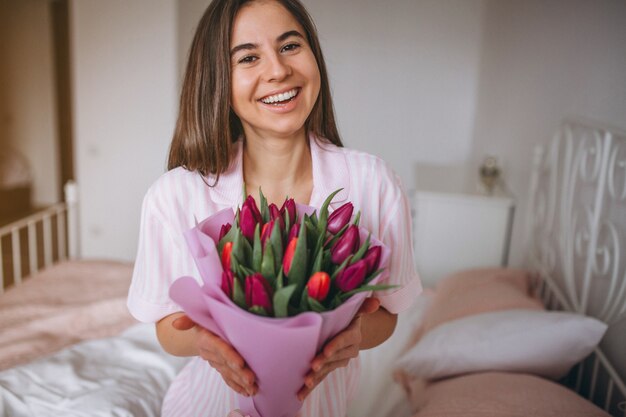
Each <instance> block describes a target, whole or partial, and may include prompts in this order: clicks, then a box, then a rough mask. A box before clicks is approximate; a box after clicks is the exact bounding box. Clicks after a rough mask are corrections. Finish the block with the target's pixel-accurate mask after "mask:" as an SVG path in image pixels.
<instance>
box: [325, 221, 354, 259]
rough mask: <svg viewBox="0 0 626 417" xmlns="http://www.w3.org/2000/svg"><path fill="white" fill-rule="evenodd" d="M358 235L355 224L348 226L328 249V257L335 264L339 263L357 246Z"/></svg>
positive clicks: (352, 252)
mask: <svg viewBox="0 0 626 417" xmlns="http://www.w3.org/2000/svg"><path fill="white" fill-rule="evenodd" d="M359 244H360V237H359V228H358V227H357V226H355V225H352V226H349V227H348V230H346V231H345V233H344V234H343V235H342V236H341V237H340V238H339V240H338V241H337V242H336V243H335V244H334V245H333V247H332V248H331V249H330V259H331V260H332V261H333V263H335V264H336V265H341V263H342V262H343V261H345V260H346V258H347V257H348V256H350V255H352V254H354V252H356V250H357V249H358V248H359Z"/></svg>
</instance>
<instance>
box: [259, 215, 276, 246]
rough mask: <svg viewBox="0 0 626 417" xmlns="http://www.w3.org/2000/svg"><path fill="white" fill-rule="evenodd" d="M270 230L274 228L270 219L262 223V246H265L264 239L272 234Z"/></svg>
mask: <svg viewBox="0 0 626 417" xmlns="http://www.w3.org/2000/svg"><path fill="white" fill-rule="evenodd" d="M272 230H274V220H270V221H269V222H267V223H265V224H264V225H263V229H261V243H262V244H263V246H265V241H267V239H269V238H270V236H271V235H272Z"/></svg>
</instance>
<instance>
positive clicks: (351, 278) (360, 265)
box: [335, 259, 367, 292]
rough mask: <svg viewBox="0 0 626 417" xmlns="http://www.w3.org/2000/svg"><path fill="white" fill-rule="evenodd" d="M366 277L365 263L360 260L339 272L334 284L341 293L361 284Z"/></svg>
mask: <svg viewBox="0 0 626 417" xmlns="http://www.w3.org/2000/svg"><path fill="white" fill-rule="evenodd" d="M366 276H367V263H365V260H364V259H361V260H360V261H358V262H355V263H354V264H352V265H350V266H348V267H347V268H346V269H344V270H343V271H341V272H340V273H339V275H337V278H335V284H336V285H337V288H339V289H340V290H341V291H343V292H348V291H352V290H353V289H355V288H357V287H359V286H360V285H361V284H362V283H363V281H364V280H365V277H366Z"/></svg>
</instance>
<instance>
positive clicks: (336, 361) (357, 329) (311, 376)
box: [298, 298, 380, 401]
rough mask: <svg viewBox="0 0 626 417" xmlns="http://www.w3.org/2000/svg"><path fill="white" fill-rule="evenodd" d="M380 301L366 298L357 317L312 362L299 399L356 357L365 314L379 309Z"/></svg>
mask: <svg viewBox="0 0 626 417" xmlns="http://www.w3.org/2000/svg"><path fill="white" fill-rule="evenodd" d="M379 306H380V301H378V299H376V298H366V299H365V301H364V302H363V304H362V305H361V308H360V309H359V311H358V312H357V314H356V316H355V318H354V319H353V320H352V322H351V323H350V324H349V325H348V327H346V329H345V330H343V331H341V332H339V333H338V334H337V335H336V336H335V337H334V338H332V339H331V340H330V341H329V342H328V343H327V344H326V346H324V348H323V349H322V351H321V352H320V353H319V354H318V355H317V356H316V357H315V358H314V359H313V361H312V362H311V371H310V372H309V373H308V374H307V376H306V377H305V378H304V386H303V387H302V388H301V389H300V391H299V392H298V399H299V400H300V401H304V399H305V398H306V397H307V396H308V395H309V394H310V393H311V391H313V388H315V387H316V386H317V385H318V384H319V383H320V382H322V381H323V380H324V378H326V376H327V375H328V374H329V373H331V372H332V371H334V370H335V369H337V368H341V367H344V366H347V365H348V363H349V362H350V359H352V358H356V357H357V356H358V355H359V351H360V350H361V341H362V340H363V335H362V333H361V321H362V319H363V315H366V314H372V313H374V312H376V311H377V310H378V307H379Z"/></svg>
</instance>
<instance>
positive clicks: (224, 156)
mask: <svg viewBox="0 0 626 417" xmlns="http://www.w3.org/2000/svg"><path fill="white" fill-rule="evenodd" d="M250 1H253V0H213V2H211V4H210V5H209V7H208V8H207V10H206V11H205V12H204V15H203V16H202V19H201V20H200V23H199V24H198V28H197V29H196V34H195V36H194V38H193V42H192V44H191V49H190V52H189V61H188V62H187V69H186V71H185V78H184V80H183V86H182V91H181V95H180V109H179V113H178V120H177V122H176V129H175V131H174V137H173V139H172V143H171V145H170V152H169V158H168V163H167V168H168V170H169V169H173V168H176V167H179V166H182V167H184V168H186V169H188V170H190V171H198V172H199V173H201V174H202V175H203V176H205V177H206V176H208V175H209V174H214V175H216V178H215V183H217V181H218V180H219V176H220V174H221V173H223V172H224V171H226V170H227V169H228V166H229V165H230V161H231V157H232V156H233V151H232V149H233V146H232V145H233V143H234V142H236V141H237V139H238V138H239V137H240V136H242V135H243V128H242V125H241V122H240V120H239V118H238V117H237V115H236V114H235V113H234V112H233V111H232V109H231V98H230V90H231V85H230V84H231V83H230V35H231V30H232V25H233V21H234V19H235V15H236V14H237V11H238V10H239V9H240V8H241V7H242V6H243V5H245V4H246V3H249V2H250ZM277 1H278V2H279V3H280V4H281V5H283V7H285V9H287V10H288V11H289V12H290V13H291V14H292V15H293V17H294V18H295V19H296V20H297V21H298V23H300V25H301V26H302V28H303V29H304V31H305V33H306V37H307V41H308V43H309V45H310V47H311V50H312V51H313V54H314V56H315V60H316V61H317V66H318V69H319V72H320V81H321V83H320V93H319V96H318V97H317V101H316V102H315V105H314V106H313V110H312V111H311V114H310V115H309V117H308V119H307V121H306V123H305V130H306V132H307V134H308V133H313V134H315V135H316V136H318V137H321V138H325V139H327V140H329V141H330V142H332V143H334V144H335V145H337V146H343V144H342V143H341V139H340V138H339V133H338V131H337V125H336V123H335V114H334V110H333V103H332V99H331V95H330V84H329V82H328V74H327V71H326V64H325V62H324V56H323V55H322V50H321V48H320V43H319V39H318V37H317V31H316V29H315V25H314V24H313V21H312V19H311V17H310V15H309V13H308V12H307V11H306V9H305V8H304V6H303V5H302V4H301V3H300V2H299V1H298V0H277Z"/></svg>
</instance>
